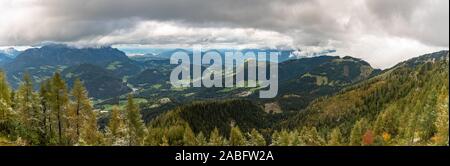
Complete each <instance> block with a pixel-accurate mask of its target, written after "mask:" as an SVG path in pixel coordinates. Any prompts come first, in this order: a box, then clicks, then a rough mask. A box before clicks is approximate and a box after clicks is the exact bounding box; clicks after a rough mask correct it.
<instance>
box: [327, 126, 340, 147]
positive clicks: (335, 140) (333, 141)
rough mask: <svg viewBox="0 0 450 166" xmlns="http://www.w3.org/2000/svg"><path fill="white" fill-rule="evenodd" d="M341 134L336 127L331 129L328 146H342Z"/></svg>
mask: <svg viewBox="0 0 450 166" xmlns="http://www.w3.org/2000/svg"><path fill="white" fill-rule="evenodd" d="M342 143H343V141H342V133H341V130H340V129H339V128H338V127H336V128H334V129H333V131H332V132H331V135H330V140H329V141H328V145H331V146H342Z"/></svg>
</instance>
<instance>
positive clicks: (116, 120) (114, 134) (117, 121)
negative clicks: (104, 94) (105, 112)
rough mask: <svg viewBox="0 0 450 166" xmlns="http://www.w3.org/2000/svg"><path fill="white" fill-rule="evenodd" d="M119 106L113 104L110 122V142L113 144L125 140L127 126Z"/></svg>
mask: <svg viewBox="0 0 450 166" xmlns="http://www.w3.org/2000/svg"><path fill="white" fill-rule="evenodd" d="M121 115H122V114H121V112H120V109H119V107H117V106H113V107H112V110H111V115H110V118H109V122H108V130H107V131H108V134H109V143H110V144H111V145H118V144H119V145H120V144H121V142H123V137H124V132H125V128H124V127H125V126H124V124H123V119H122V116H121Z"/></svg>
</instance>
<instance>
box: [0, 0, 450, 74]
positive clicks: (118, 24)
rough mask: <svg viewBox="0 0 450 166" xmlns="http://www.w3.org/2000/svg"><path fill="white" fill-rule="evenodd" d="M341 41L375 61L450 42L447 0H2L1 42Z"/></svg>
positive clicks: (333, 44) (327, 44)
mask: <svg viewBox="0 0 450 166" xmlns="http://www.w3.org/2000/svg"><path fill="white" fill-rule="evenodd" d="M46 41H54V42H64V43H70V44H75V45H79V46H90V45H105V44H106V45H109V44H141V45H150V46H170V47H187V46H190V45H192V44H205V45H208V46H211V47H241V48H242V47H272V48H273V47H294V48H300V49H303V50H313V51H314V50H318V51H320V50H321V49H336V50H337V51H338V52H337V53H336V54H339V53H345V54H348V55H351V56H356V57H360V58H362V59H364V60H368V61H369V62H371V63H372V64H374V66H377V67H389V66H392V64H395V63H397V61H398V60H403V59H405V58H410V57H413V56H418V55H420V54H422V53H425V52H426V51H435V50H437V49H448V45H449V1H448V0H395V1H392V0H339V1H330V0H276V1H274V0H214V1H211V0H164V1H161V0H129V1H122V0H76V1H73V0H0V46H11V45H36V44H39V43H42V42H46Z"/></svg>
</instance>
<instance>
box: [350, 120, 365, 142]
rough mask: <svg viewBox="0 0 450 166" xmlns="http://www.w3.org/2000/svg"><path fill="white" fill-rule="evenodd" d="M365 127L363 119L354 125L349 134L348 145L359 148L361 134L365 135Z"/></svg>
mask: <svg viewBox="0 0 450 166" xmlns="http://www.w3.org/2000/svg"><path fill="white" fill-rule="evenodd" d="M365 126H367V122H366V120H365V119H361V120H359V121H357V122H356V123H355V125H354V126H353V128H352V130H351V132H350V145H351V146H361V144H362V138H363V134H364V133H365V131H366V130H365V129H366V127H365Z"/></svg>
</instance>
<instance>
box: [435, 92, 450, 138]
mask: <svg viewBox="0 0 450 166" xmlns="http://www.w3.org/2000/svg"><path fill="white" fill-rule="evenodd" d="M444 91H445V90H444ZM445 93H447V95H445ZM448 101H449V100H448V91H447V92H444V93H442V95H441V96H440V97H439V102H438V108H437V117H436V120H435V126H436V130H437V132H436V134H435V136H434V137H435V138H434V139H435V140H434V141H435V143H436V144H437V145H444V146H448V145H449V135H448V131H449V128H448V125H449V124H448V119H449V115H448Z"/></svg>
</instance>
